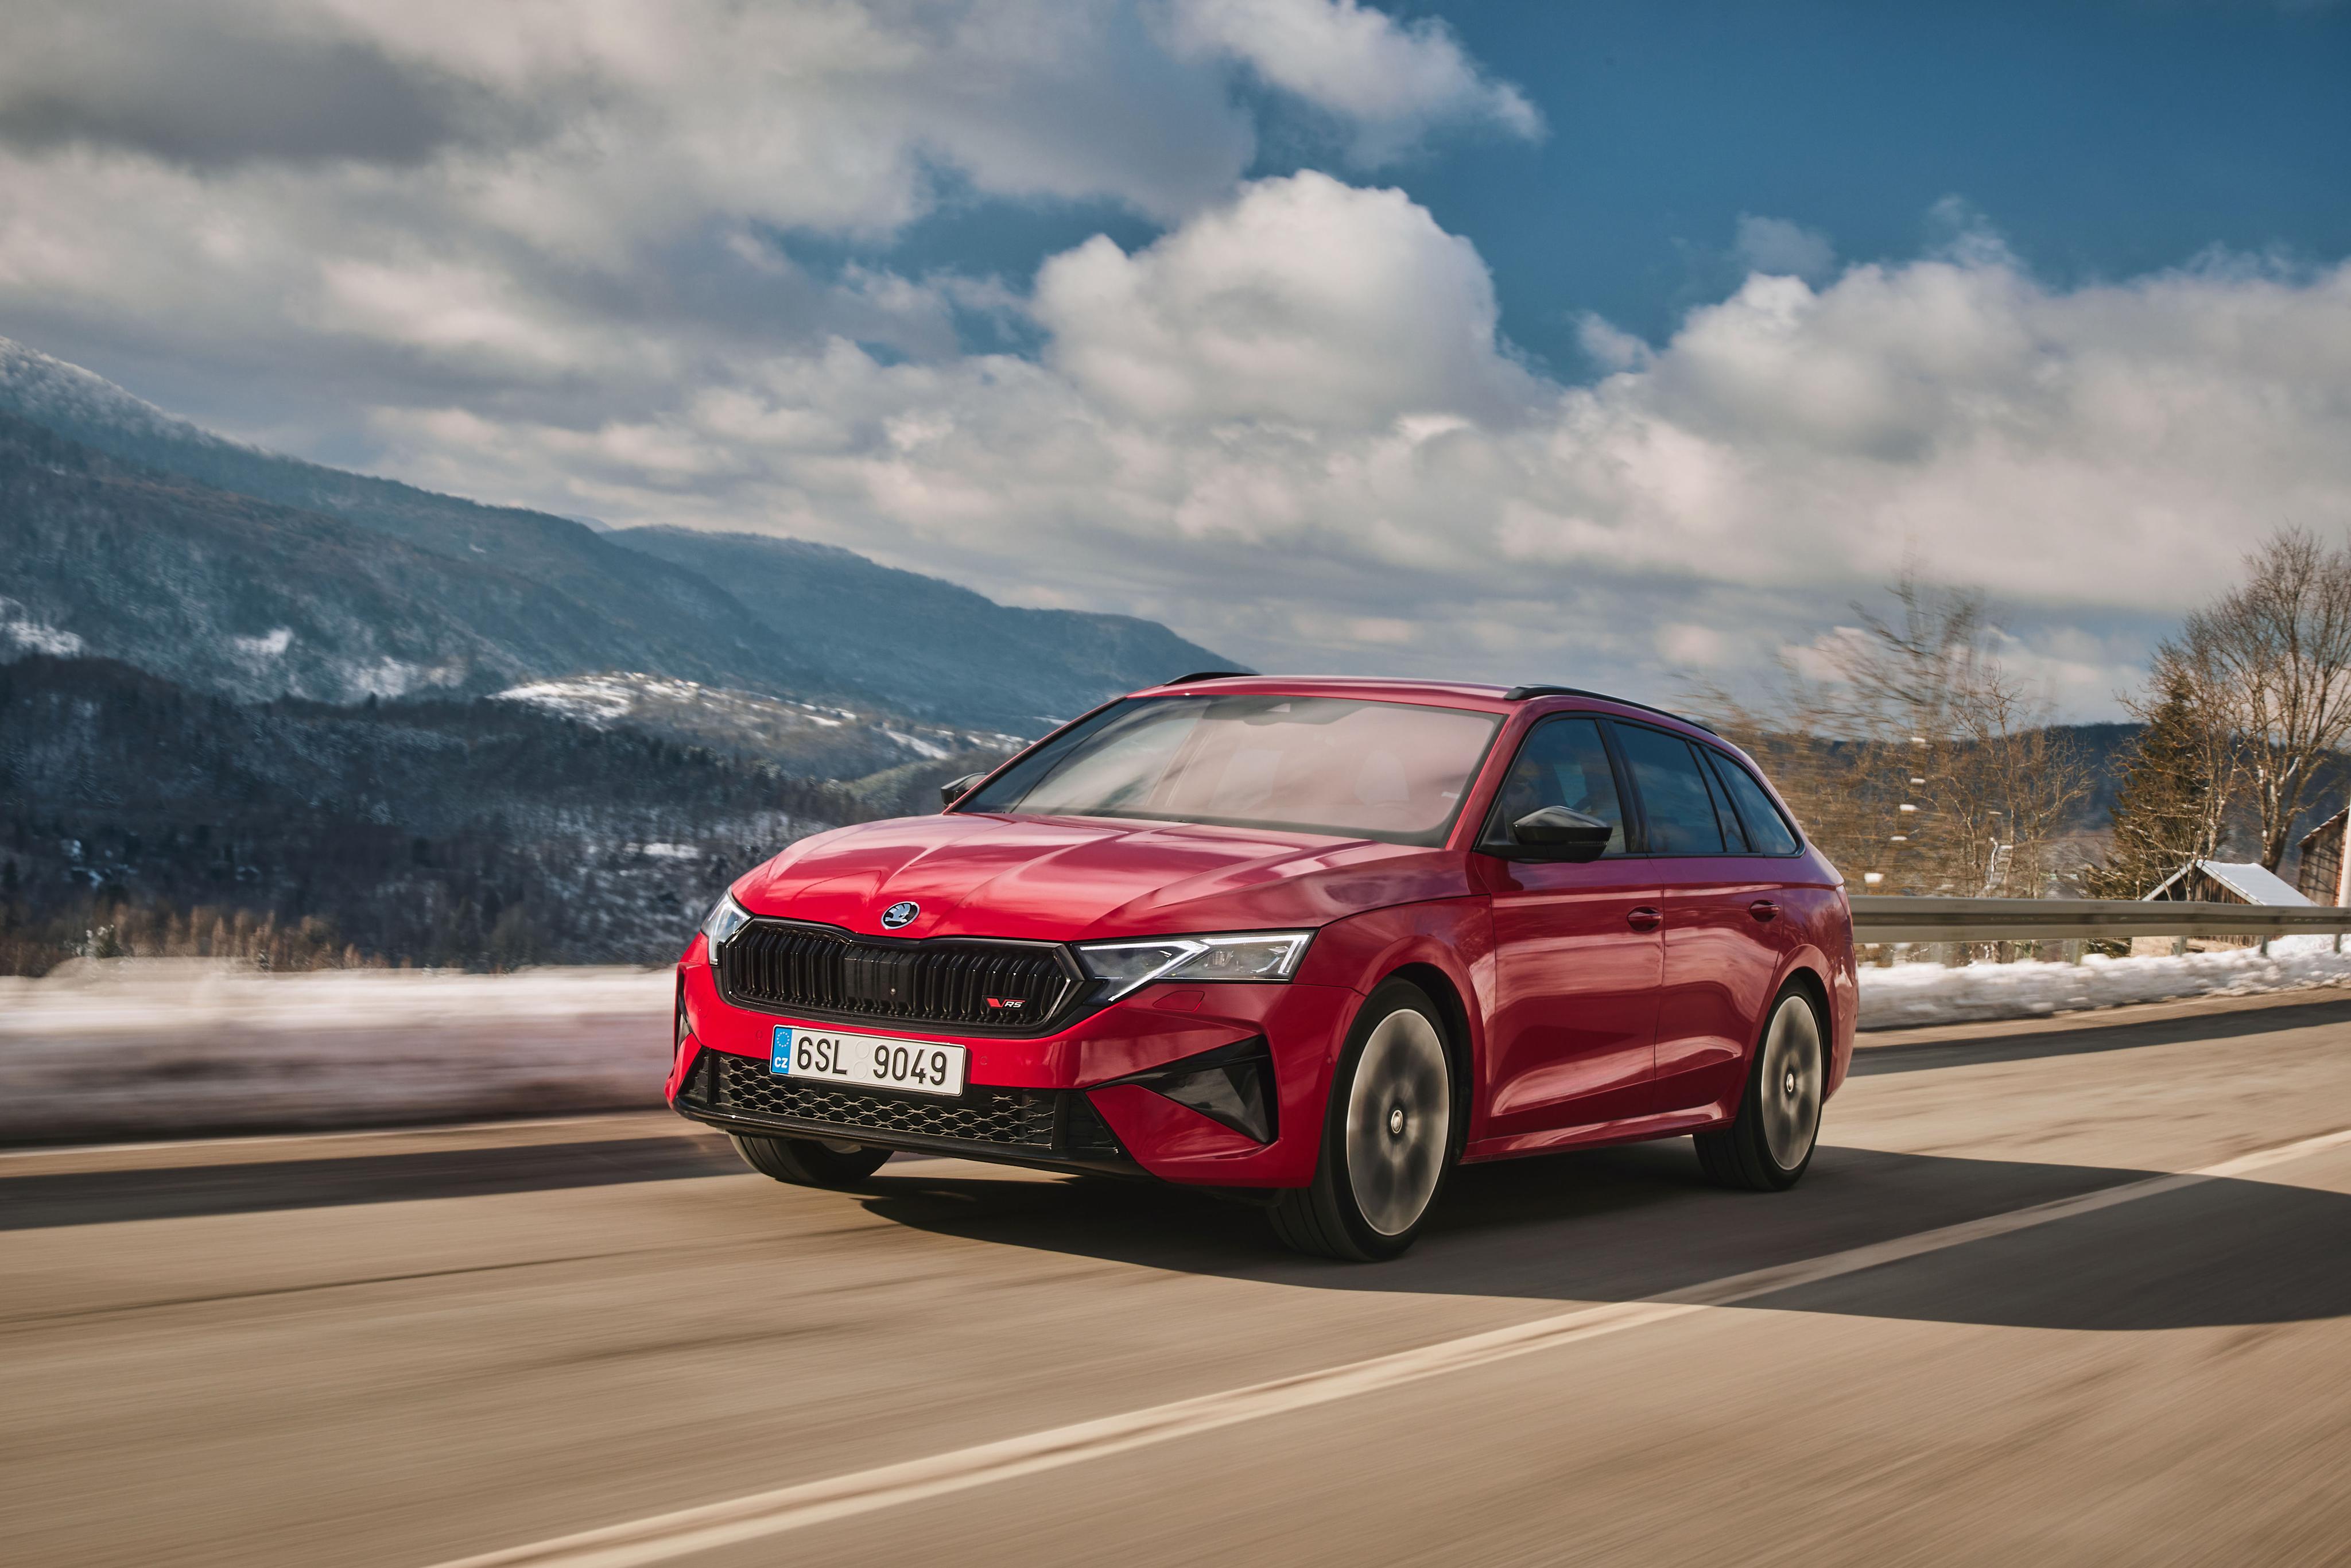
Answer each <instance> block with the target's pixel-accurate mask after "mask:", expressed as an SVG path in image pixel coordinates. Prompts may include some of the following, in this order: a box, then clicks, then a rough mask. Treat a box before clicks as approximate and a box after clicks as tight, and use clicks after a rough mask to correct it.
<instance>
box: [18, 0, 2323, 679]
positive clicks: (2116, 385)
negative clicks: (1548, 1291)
mask: <svg viewBox="0 0 2351 1568" xmlns="http://www.w3.org/2000/svg"><path fill="white" fill-rule="evenodd" d="M10 42H11V47H10V49H9V50H8V51H7V52H6V53H5V55H0V335H6V336H9V337H14V338H16V339H18V340H22V341H25V342H26V343H29V344H30V345H32V346H33V347H35V348H37V349H41V350H47V351H49V352H52V353H55V354H57V355H59V356H61V357H64V358H67V359H69V360H74V361H78V362H80V363H83V364H87V365H89V367H91V368H92V369H94V370H97V371H99V372H100V373H102V374H105V375H108V376H110V377H112V378H113V379H115V380H117V381H119V382H122V383H123V384H125V385H127V386H129V387H130V388H131V390H133V391H134V392H139V393H141V395H143V396H146V397H149V398H151V399H152V400H153V401H155V402H160V403H162V404H163V405H165V406H166V407H168V408H171V409H172V410H173V411H174V412H177V413H184V414H186V415H188V416H189V417H192V418H194V419H196V420H198V421H200V422H202V423H207V424H210V425H212V426H214V427H215V428H218V429H221V430H223V431H225V432H226V433H228V434H233V435H235V436H239V437H241V438H244V439H247V440H251V441H255V442H257V443H260V444H265V445H268V446H271V447H275V448H277V449H280V450H286V451H291V452H295V453H298V454H300V455H308V456H314V457H317V458H319V459H321V460H324V461H329V462H336V463H340V464H344V465H351V466H357V467H362V468H366V469H370V470H372V471H376V472H382V473H389V474H392V475H396V476H400V477H403V478H407V479H410V480H413V481H414V482H417V483H420V484H424V485H428V486H434V487H438V488H443V489H447V490H451V491H455V492H457V493H460V494H465V495H470V496H475V497H482V498H485V499H489V500H495V501H503V502H512V503H517V504H523V505H529V506H535V507H544V508H547V509H549V510H552V511H557V512H560V513H564V514H567V515H573V516H587V517H599V518H602V519H605V520H608V521H611V522H614V523H621V524H633V523H648V522H661V523H672V524H677V525H682V526H688V527H701V528H729V529H745V530H750V531H758V532H769V533H779V534H790V535H797V536H800V537H806V538H816V539H820V540H822V541H824V542H828V543H833V544H839V545H844V546H847V547H849V548H851V549H858V550H861V551H862V552H864V553H866V554H868V555H871V556H873V557H875V558H877V559H882V560H884V561H887V562H889V563H890V564H893V565H898V566H906V567H912V568H915V569H917V570H927V571H931V572H934V573H936V574H939V575H944V576H948V577H951V578H954V579H956V580H960V581H964V582H967V583H968V584H970V585H972V586H974V587H977V588H979V589H981V590H982V591H987V592H990V593H992V594H995V595H997V596H998V597H999V598H1003V599H1006V600H1008V601H1016V602H1020V603H1027V604H1036V605H1065V606H1072V607H1081V608H1088V609H1105V610H1118V611H1125V612H1133V613H1136V614H1141V615H1146V616H1150V617H1153V618H1155V619H1158V620H1162V621H1165V622H1168V623H1169V624H1171V625H1173V626H1175V627H1176V628H1177V629H1178V630H1180V631H1182V632H1184V633H1186V635H1188V636H1191V637H1193V638H1195V639H1196V640H1198V641H1201V642H1203V643H1207V645H1209V646H1212V647H1216V648H1217V649H1219V650H1221V651H1223V652H1225V653H1228V655H1230V656H1232V657H1234V658H1236V659H1240V660H1244V661H1247V662H1249V663H1252V664H1258V665H1260V666H1264V667H1282V668H1292V669H1296V668H1321V669H1335V670H1346V671H1381V670H1387V671H1416V672H1422V673H1428V674H1453V675H1461V676H1475V677H1479V678H1489V679H1496V680H1502V681H1518V680H1524V679H1530V678H1546V679H1573V680H1577V681H1582V682H1584V683H1587V684H1598V685H1618V686H1621V687H1623V688H1625V689H1627V690H1629V691H1632V692H1634V693H1635V694H1636V695H1652V696H1660V695H1672V693H1673V692H1674V691H1676V690H1677V689H1678V688H1680V687H1681V686H1683V685H1687V684H1688V683H1690V682H1693V681H1710V680H1723V681H1729V682H1731V683H1734V684H1735V683H1737V682H1740V681H1741V680H1745V679H1749V678H1751V677H1752V676H1753V674H1754V673H1755V672H1756V671H1758V670H1761V669H1763V668H1766V667H1769V666H1770V665H1771V664H1773V663H1774V662H1775V661H1778V660H1782V659H1792V660H1794V661H1795V662H1797V663H1798V664H1804V663H1805V662H1806V661H1807V660H1808V659H1810V658H1811V657H1812V654H1813V651H1815V650H1816V649H1817V647H1818V646H1819V645H1820V644H1821V643H1822V642H1823V639H1830V640H1834V638H1836V637H1838V636H1839V635H1841V634H1842V633H1841V632H1840V630H1839V629H1840V627H1842V626H1844V625H1845V624H1847V623H1849V622H1851V620H1852V619H1853V616H1852V612H1851V610H1850V609H1849V606H1850V604H1851V602H1852V601H1854V600H1855V599H1856V598H1865V597H1867V596H1869V595H1870V594H1872V593H1873V592H1875V591H1877V589H1878V588H1879V587H1880V586H1881V585H1882V584H1884V583H1885V582H1886V580H1887V579H1888V578H1889V577H1890V576H1891V575H1892V574H1893V573H1894V572H1895V571H1896V570H1900V568H1901V566H1902V564H1903V563H1904V562H1905V561H1906V560H1916V561H1918V562H1920V563H1922V564H1923V566H1924V567H1925V569H1926V570H1928V572H1929V573H1930V574H1935V575H1939V576H1941V577H1944V578H1946V579H1948V580H1951V581H1953V582H1955V583H1958V584H1961V585H1964V586H1970V587H1974V588H1980V589H1982V590H1984V591H1987V592H1988V593H1990V594H1991V596H1992V598H1993V599H1994V601H1996V602H1997V603H1998V604H2000V605H2001V606H2002V607H2003V608H2002V614H2003V617H2004V620H2005V623H2006V625H2007V627H2008V629H2009V631H2010V632H2011V633H2012V637H2013V640H2012V642H2011V643H2010V644H2009V647H2008V656H2009V657H2010V659H2011V663H2012V664H2013V666H2014V667H2015V668H2016V669H2017V670H2018V671H2020V672H2021V673H2022V674H2024V675H2025V676H2026V677H2027V678H2029V679H2031V680H2032V681H2034V682H2036V683H2039V684H2040V685H2041V686H2042V687H2043V689H2045V690H2046V691H2047V692H2048V693H2049V694H2050V695H2051V697H2052V699H2053V702H2054V703H2055V704H2056V705H2057V707H2058V709H2059V710H2060V711H2061V712H2064V713H2067V714H2070V715H2073V716H2083V717H2091V716H2103V715H2107V714H2111V713H2113V712H2115V711H2116V706H2115V705H2116V693H2117V692H2118V691H2120V690H2123V689H2126V688H2127V687H2129V686H2130V685H2132V684H2133V683H2134V682H2135V681H2136V680H2137V678H2138V675H2139V672H2140V671H2141V670H2142V669H2143V667H2144V663H2145V659H2146V655H2147V649H2148V647H2149V645H2150V644H2151V643H2152V642H2153V641H2154V640H2155V639H2157V638H2159V637H2160V636H2162V635H2163V634H2164V633H2165V632H2168V630H2169V629H2170V628H2171V627H2173V626H2175V625H2176V624H2177V623H2178V621H2179V617H2180V616H2181V615H2182V614H2183V613H2185V612H2187V611H2188V610H2189V609H2191V608H2193V607H2194V605H2195V604H2196V603H2198V602H2199V601H2200V600H2201V599H2202V598H2204V597H2205V596H2207V595H2208V594H2209V593H2210V591H2212V589H2213V587H2214V586H2215V584H2217V583H2221V582H2225V581H2226V580H2228V579H2229V577H2230V576H2231V573H2232V572H2233V571H2234V570H2236V563H2237V560H2238V559H2239V556H2240V554H2241V551H2242V550H2243V549H2245V548H2246V547H2247V546H2248V545H2249V544H2250V543H2252V542H2253V541H2254V540H2256V539H2258V538H2260V537H2261V535H2262V533H2264V532H2265V531H2267V530H2268V529H2270V528H2274V527H2277V526H2279V525H2281V524H2294V525H2297V526H2302V527H2305V528H2314V529H2317V530H2318V531H2320V532H2322V533H2328V534H2333V533H2339V532H2343V531H2346V530H2351V442H2346V440H2345V439H2344V432H2345V428H2346V422H2351V181H2346V178H2345V177H2344V171H2345V170H2346V169H2351V91H2346V86H2345V84H2346V83H2351V6H2346V5H2220V4H2212V5H2190V4H2163V3H2159V0H2146V3H2140V4H2121V3H2115V4H2042V5H1991V4H1980V5H1821V4H1809V5H1780V4H1743V5H1733V4H1695V3H1691V4H1676V3H1664V4H1643V5H1598V4H1584V3H1581V0H1576V3H1554V4H1540V5H1526V4H1501V3H1499V0H1463V3H1461V4H1458V5H1444V6H1429V5H1413V4H1398V5H1392V6H1387V7H1382V6H1380V5H1372V4H1369V3H1367V0H771V3H770V4H768V5H758V6H739V5H731V4H727V3H726V0H600V3H599V4H597V5H592V6H590V5H584V4H580V3H577V0H515V3H514V4H512V5H504V6H499V7H493V8H487V9H486V8H484V7H481V6H480V5H478V4H475V3H474V0H407V3H405V4H403V5H400V6H396V7H394V6H383V5H375V4H371V3H369V0H18V4H17V5H16V6H15V7H13V8H12V18H11V38H10Z"/></svg>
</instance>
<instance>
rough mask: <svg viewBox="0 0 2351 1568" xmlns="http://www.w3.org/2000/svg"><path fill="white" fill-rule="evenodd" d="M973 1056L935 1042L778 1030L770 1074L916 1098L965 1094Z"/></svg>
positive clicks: (787, 1028)
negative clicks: (905, 1093)
mask: <svg viewBox="0 0 2351 1568" xmlns="http://www.w3.org/2000/svg"><path fill="white" fill-rule="evenodd" d="M970 1060H971V1052H970V1051H968V1050H967V1049H966V1048H965V1047H963V1046H960V1045H946V1044H943V1043H941V1042H940V1041H938V1040H883V1039H882V1038H881V1037H880V1036H878V1035H871V1034H842V1033H841V1032H840V1031H839V1030H829V1029H794V1028H792V1027H791V1026H789V1024H778V1025H777V1026H776V1039H775V1043H774V1045H773V1046H772V1047H770V1048H769V1053H768V1071H770V1072H772V1073H775V1074H776V1075H777V1076H778V1077H788V1078H820V1079H822V1080H824V1081H825V1082H828V1083H863V1084H867V1085H870V1086H871V1087H873V1088H876V1089H904V1090H906V1091H908V1092H912V1093H915V1094H960V1093H962V1092H963V1075H964V1069H965V1067H966V1065H967V1063H968V1062H969V1061H970Z"/></svg>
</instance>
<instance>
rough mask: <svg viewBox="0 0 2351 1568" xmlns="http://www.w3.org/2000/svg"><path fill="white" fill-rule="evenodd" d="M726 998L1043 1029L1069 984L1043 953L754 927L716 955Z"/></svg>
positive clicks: (855, 1014)
mask: <svg viewBox="0 0 2351 1568" xmlns="http://www.w3.org/2000/svg"><path fill="white" fill-rule="evenodd" d="M718 971H719V978H720V980H721V981H722V982H724V985H725V988H726V997H727V999H728V1000H730V1001H736V1002H743V1003H748V1004H751V1005H753V1006H756V1007H768V1008H779V1009H786V1010H789V1011H803V1012H812V1013H826V1014H831V1015H832V1016H834V1017H846V1018H856V1019H872V1020H873V1021H875V1022H877V1023H881V1022H893V1023H906V1024H958V1025H963V1026H966V1027H977V1028H982V1029H1001V1030H1030V1029H1035V1028H1038V1027H1040V1026H1041V1025H1043V1024H1044V1023H1045V1022H1046V1020H1048V1019H1050V1018H1051V1017H1052V1016H1053V1014H1054V1013H1056V1012H1058V1011H1059V1010H1060V1009H1061V1004H1062V1003H1063V1002H1064V1001H1066V1000H1068V998H1069V995H1070V992H1071V989H1072V988H1073V981H1072V979H1071V975H1070V973H1069V971H1068V970H1067V969H1066V968H1064V967H1062V961H1061V957H1060V956H1059V954H1058V953H1057V952H1056V951H1055V950H1054V949H1052V948H1050V947H1031V946H1011V945H1008V944H994V943H982V942H904V943H890V942H874V941H868V940H864V939H862V938H859V937H856V936H849V935H847V934H846V933H841V932H832V931H826V930H821V929H818V928H815V927H811V926H806V925H786V924H783V923H781V922H778V921H768V920H755V921H753V922H751V924H749V925H746V926H744V927H743V929H742V930H740V931H738V932H737V933H736V934H735V935H734V936H732V937H730V938H728V939H727V941H726V945H725V946H722V947H721V948H720V949H719V952H718Z"/></svg>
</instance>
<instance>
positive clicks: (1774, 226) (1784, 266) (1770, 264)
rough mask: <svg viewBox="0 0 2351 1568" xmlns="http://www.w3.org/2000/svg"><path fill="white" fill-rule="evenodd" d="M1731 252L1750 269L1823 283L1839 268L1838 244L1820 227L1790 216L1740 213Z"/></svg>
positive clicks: (1808, 281)
mask: <svg viewBox="0 0 2351 1568" xmlns="http://www.w3.org/2000/svg"><path fill="white" fill-rule="evenodd" d="M1731 254H1732V255H1734V256H1737V257H1738V258H1739V260H1740V262H1741V263H1742V264H1743V265H1744V266H1745V267H1747V268H1748V269H1749V270H1750V272H1761V273H1769V274H1771V275H1772V276H1774V277H1801V278H1802V279H1803V280H1804V281H1805V282H1807V283H1819V282H1822V281H1823V280H1824V279H1826V278H1827V277H1829V276H1830V275H1831V274H1832V273H1834V271H1835V270H1836V246H1834V245H1833V244H1831V243H1830V241H1829V236H1828V235H1824V234H1823V233H1821V232H1820V231H1819V230H1818V229H1808V228H1805V227H1804V226H1803V225H1801V224H1795V223H1791V222H1790V221H1789V220H1787V219H1786V218H1766V217H1758V216H1756V215H1755V214H1752V213H1741V214H1739V233H1738V237H1737V238H1736V239H1735V240H1734V241H1732V243H1731Z"/></svg>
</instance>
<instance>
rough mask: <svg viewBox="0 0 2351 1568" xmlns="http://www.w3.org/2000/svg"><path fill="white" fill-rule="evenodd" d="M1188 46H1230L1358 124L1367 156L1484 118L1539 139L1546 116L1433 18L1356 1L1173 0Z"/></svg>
mask: <svg viewBox="0 0 2351 1568" xmlns="http://www.w3.org/2000/svg"><path fill="white" fill-rule="evenodd" d="M1170 16H1171V20H1172V23H1173V28H1172V30H1173V32H1174V35H1175V38H1176V40H1177V43H1178V45H1179V47H1183V48H1186V49H1187V50H1190V51H1193V52H1196V53H1209V52H1221V53H1224V54H1228V55H1229V56H1231V57H1234V58H1236V59H1238V60H1240V61H1242V62H1244V63H1246V64H1247V65H1248V66H1249V68H1250V69H1251V70H1253V71H1254V72H1256V74H1257V75H1258V76H1259V78H1262V79H1263V80H1265V81H1266V82H1268V83H1269V84H1270V85H1272V86H1274V87H1277V88H1280V89H1283V90H1285V91H1287V92H1290V93H1293V94H1295V95H1296V96H1297V97H1299V98H1300V99H1303V100H1304V101H1305V102H1307V103H1309V104H1311V105H1313V106H1314V107H1315V108H1317V109H1320V110H1324V111H1325V112H1327V113H1329V114H1331V115H1333V116H1336V117H1338V118H1339V119H1341V120H1343V121H1345V122H1347V123H1349V124H1350V125H1352V126H1353V146H1352V152H1353V156H1354V158H1355V160H1356V161H1357V162H1361V163H1364V164H1367V165H1377V164H1380V163H1384V162H1389V161H1390V160H1392V159H1394V158H1395V157H1397V156H1399V155H1401V154H1402V153H1405V152H1409V151H1411V150H1412V149H1413V147H1414V146H1415V145H1416V144H1417V143H1418V142H1419V141H1421V140H1422V139H1423V138H1424V137H1426V135H1427V134H1428V132H1429V131H1432V130H1434V129H1435V128H1436V127H1437V126H1439V125H1443V124H1447V123H1448V122H1457V121H1468V122H1472V123H1477V122H1483V123H1487V124H1490V125H1493V126H1497V127H1499V128H1500V129H1501V130H1503V131H1508V132H1509V133H1510V134H1511V135H1514V136H1519V137H1522V138H1526V139H1528V140H1532V139H1534V138H1537V137H1539V136H1541V134H1542V132H1543V122H1542V116H1541V114H1539V113H1537V112H1536V110H1535V107H1534V105H1532V104H1531V103H1529V102H1528V101H1527V99H1526V97H1525V95H1524V94H1522V93H1520V91H1519V89H1516V88H1514V87H1511V86H1510V84H1508V83H1507V82H1497V81H1494V80H1492V79H1491V78H1489V77H1488V76H1487V75H1486V74H1485V73H1484V72H1483V71H1481V70H1479V68H1478V67H1477V65H1476V63H1475V62H1474V61H1472V60H1471V59H1470V58H1469V57H1468V55H1466V54H1464V53H1463V52H1462V49H1461V46H1460V45H1459V43H1458V42H1457V41H1456V40H1455V38H1454V37H1453V34H1452V31H1451V30H1450V29H1449V28H1447V26H1446V25H1445V24H1444V23H1443V22H1441V21H1439V20H1437V19H1436V18H1434V17H1424V18H1422V19H1420V20H1418V21H1415V22H1409V23H1399V22H1397V21H1396V20H1395V18H1394V17H1392V16H1388V15H1387V14H1386V13H1384V12H1382V11H1377V10H1374V9H1373V8H1372V7H1370V6H1368V5H1359V4H1358V3H1357V0H1172V5H1171V6H1170Z"/></svg>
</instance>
